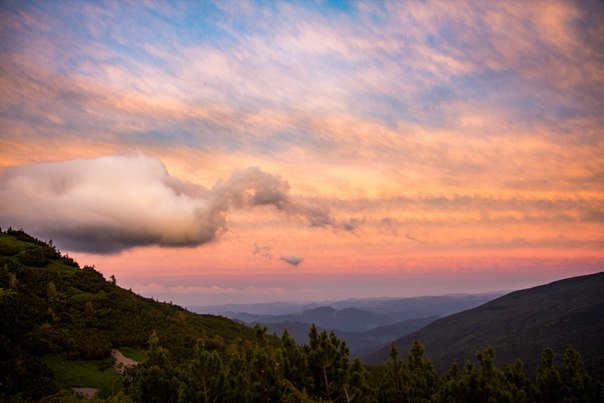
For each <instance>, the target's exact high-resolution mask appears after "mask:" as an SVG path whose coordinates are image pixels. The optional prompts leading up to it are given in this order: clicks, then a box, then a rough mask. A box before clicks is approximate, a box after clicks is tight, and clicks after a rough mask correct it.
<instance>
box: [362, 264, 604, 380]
mask: <svg viewBox="0 0 604 403" xmlns="http://www.w3.org/2000/svg"><path fill="white" fill-rule="evenodd" d="M603 312H604V272H602V273H598V274H594V275H589V276H581V277H574V278H570V279H566V280H561V281H557V282H554V283H551V284H547V285H543V286H539V287H534V288H530V289H526V290H521V291H516V292H513V293H510V294H507V295H505V296H503V297H500V298H498V299H496V300H494V301H491V302H489V303H486V304H483V305H481V306H479V307H477V308H474V309H470V310H467V311H464V312H460V313H458V314H455V315H451V316H448V317H445V318H443V319H440V320H437V321H435V322H432V323H431V324H429V325H427V326H426V327H424V328H422V329H420V330H419V331H418V332H416V333H413V334H411V335H408V336H406V337H403V338H401V339H399V340H397V341H396V344H397V346H398V348H399V351H408V349H409V347H410V345H411V343H412V342H413V340H414V339H416V338H417V339H418V340H420V341H421V342H422V343H423V344H424V345H425V347H426V352H427V355H428V356H429V357H430V358H431V359H432V360H433V361H434V363H435V364H436V366H437V367H438V368H439V369H440V370H446V369H447V367H448V366H449V365H450V363H451V362H453V361H454V360H456V361H457V362H460V363H462V362H464V361H465V360H466V359H471V358H473V356H474V354H475V352H476V351H478V350H482V349H483V348H484V347H486V346H488V345H491V346H493V347H494V348H495V351H496V353H497V358H496V362H497V363H498V365H502V364H506V363H509V362H511V361H514V360H515V359H517V358H521V359H522V360H523V361H524V363H525V365H526V366H527V368H528V369H530V370H532V369H534V368H535V366H536V364H537V363H538V362H539V360H540V354H541V352H542V350H543V348H545V347H552V348H553V349H554V351H556V352H558V353H561V352H562V351H563V350H564V349H565V348H566V347H568V346H569V345H572V346H573V347H575V348H576V349H577V350H578V351H579V352H580V353H581V355H582V356H583V360H584V362H585V366H586V367H587V369H588V370H590V373H592V374H593V375H594V376H596V377H599V378H602V377H604V338H603V337H602V335H603V334H604V314H603ZM387 358H388V348H383V349H381V350H380V351H378V352H376V353H374V354H372V355H371V356H368V357H367V361H368V362H373V363H379V362H384V361H385V360H386V359H387Z"/></svg>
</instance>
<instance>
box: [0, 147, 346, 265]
mask: <svg viewBox="0 0 604 403" xmlns="http://www.w3.org/2000/svg"><path fill="white" fill-rule="evenodd" d="M288 193H289V185H288V183H287V182H286V181H285V180H284V179H282V178H280V177H279V176H275V175H271V174H269V173H266V172H263V171H262V170H260V169H258V168H256V167H250V168H247V169H244V170H240V171H237V172H234V173H233V174H232V175H231V176H230V177H229V178H228V179H227V180H226V181H219V182H217V183H216V184H215V185H214V187H212V188H211V189H205V188H203V187H201V186H198V185H193V184H190V183H184V182H182V181H179V180H178V179H175V178H173V177H171V176H170V175H169V174H168V172H167V170H166V168H165V166H164V165H163V164H162V162H161V161H159V160H158V159H155V158H151V157H147V156H145V155H143V154H138V155H130V156H108V157H102V158H97V159H92V160H75V161H65V162H58V163H44V164H34V165H26V166H20V167H14V168H10V169H8V170H7V171H6V172H5V173H4V175H2V176H1V177H0V221H1V222H3V223H8V225H11V224H10V223H12V225H15V226H22V227H24V228H28V230H29V231H33V232H34V233H37V234H41V235H44V236H47V237H53V238H54V240H55V243H57V244H58V245H59V246H64V247H66V248H68V249H69V250H75V251H85V252H93V253H114V252H119V251H121V250H123V249H128V248H132V247H136V246H149V245H159V246H197V245H201V244H204V243H207V242H210V241H213V240H215V239H216V238H218V237H219V236H220V234H221V233H222V232H224V231H226V230H227V221H226V218H225V212H226V211H228V210H229V209H246V208H252V207H256V206H266V205H271V206H273V207H276V209H277V210H279V211H282V212H284V213H286V214H288V215H289V216H293V217H294V218H299V219H302V220H304V221H306V222H308V224H309V225H311V226H316V227H324V226H332V227H334V228H338V227H339V228H343V229H347V230H351V229H352V228H350V226H349V224H348V223H344V224H338V223H337V222H336V220H335V219H334V218H333V217H332V216H331V213H330V211H329V208H327V207H326V206H321V205H318V204H316V203H312V202H308V201H304V200H302V199H299V198H292V197H290V195H289V194H288ZM298 263H299V262H298ZM292 264H294V263H292Z"/></svg>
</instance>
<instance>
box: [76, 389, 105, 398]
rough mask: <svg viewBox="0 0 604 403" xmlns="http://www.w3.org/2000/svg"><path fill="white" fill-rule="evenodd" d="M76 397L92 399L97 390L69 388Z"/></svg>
mask: <svg viewBox="0 0 604 403" xmlns="http://www.w3.org/2000/svg"><path fill="white" fill-rule="evenodd" d="M71 389H72V390H73V391H74V392H75V393H76V394H77V395H80V396H82V397H85V398H86V399H92V398H93V397H94V396H95V395H96V394H97V392H98V391H99V390H98V389H97V388H71Z"/></svg>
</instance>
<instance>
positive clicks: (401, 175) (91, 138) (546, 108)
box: [0, 0, 604, 306]
mask: <svg viewBox="0 0 604 403" xmlns="http://www.w3.org/2000/svg"><path fill="white" fill-rule="evenodd" d="M602 111H604V3H603V2H600V1H576V2H573V1H562V2H557V1H531V2H520V1H497V2H486V1H485V2H476V1H467V2H465V1H454V2H452V1H396V2H390V1H367V2H364V1H360V2H356V1H319V0H317V1H312V0H308V1H291V2H279V1H257V2H254V1H251V2H248V1H243V0H242V1H233V2H230V1H216V2H212V1H186V2H167V1H166V2H164V1H157V2H155V1H123V2H122V1H119V2H117V1H108V2H101V1H88V2H81V1H59V0H57V1H39V2H36V1H2V2H0V226H1V227H2V228H7V227H8V226H12V227H13V228H23V229H24V230H25V231H26V232H28V233H31V234H33V235H35V236H37V237H39V238H41V239H43V240H50V239H52V240H53V243H54V244H55V245H57V247H58V248H59V249H60V250H61V251H62V252H65V253H68V254H69V256H71V257H74V258H75V259H76V260H77V261H79V262H80V264H82V265H94V266H95V267H96V268H97V269H98V270H99V271H101V272H102V273H103V274H104V275H105V276H106V277H108V276H110V275H115V276H116V278H117V282H118V284H119V285H121V286H123V287H125V288H131V289H132V290H133V291H136V292H138V293H140V294H142V295H145V296H148V297H154V298H156V299H160V300H168V301H174V302H175V303H179V304H183V305H188V306H193V305H207V304H221V303H249V302H260V301H309V300H315V301H316V300H335V299H345V298H363V297H384V296H391V297H408V296H418V295H437V294H450V293H483V292H491V291H506V290H515V289H519V288H525V287H529V286H534V285H537V284H542V283H546V282H550V281H553V280H556V279H561V278H565V277H570V276H576V275H582V274H588V273H595V272H598V271H602V270H603V268H604V113H602Z"/></svg>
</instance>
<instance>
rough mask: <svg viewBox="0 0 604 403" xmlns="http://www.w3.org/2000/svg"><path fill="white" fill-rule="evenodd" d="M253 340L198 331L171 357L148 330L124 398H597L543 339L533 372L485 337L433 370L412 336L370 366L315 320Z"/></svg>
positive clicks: (602, 393)
mask: <svg viewBox="0 0 604 403" xmlns="http://www.w3.org/2000/svg"><path fill="white" fill-rule="evenodd" d="M255 333H256V341H255V343H253V344H251V345H250V344H247V345H246V344H242V343H233V344H230V345H216V344H213V345H208V344H206V343H205V342H204V341H203V340H199V341H198V342H197V344H196V345H195V347H194V349H193V353H192V355H191V357H190V360H188V361H187V362H184V363H183V364H182V365H179V366H175V365H172V364H171V360H170V353H169V351H168V350H167V349H165V348H163V347H161V346H160V343H159V339H158V338H157V335H156V334H155V333H153V334H152V336H151V338H150V341H149V353H148V354H149V358H148V360H147V361H145V362H144V363H142V364H141V365H140V366H138V367H135V368H130V369H129V370H128V371H126V373H125V375H124V377H125V378H124V386H125V391H126V393H127V396H128V398H130V399H132V400H133V401H141V402H142V401H144V402H158V403H159V402H393V403H394V402H510V403H511V402H601V401H604V390H603V387H602V384H601V383H600V382H597V381H595V380H594V379H592V377H591V376H590V375H589V374H588V372H587V371H586V370H585V368H584V367H583V363H582V361H581V357H580V355H579V353H578V352H577V351H576V350H574V349H573V348H572V347H569V348H568V349H567V350H566V351H565V352H564V365H563V366H558V365H557V364H556V363H555V362H554V352H553V351H552V350H551V349H549V348H546V349H545V350H544V351H543V354H542V361H541V365H540V367H539V369H538V370H537V373H536V374H535V375H534V377H529V376H528V375H527V373H526V371H525V369H524V367H523V365H522V362H521V361H516V362H514V363H512V364H510V365H507V366H506V367H505V368H498V367H497V366H496V365H495V351H494V349H493V348H492V347H487V348H486V349H485V350H483V351H480V352H478V353H477V354H476V361H475V362H470V361H468V362H466V363H465V364H464V365H463V366H462V367H461V368H460V367H459V366H458V365H457V364H456V363H453V364H452V365H451V369H450V370H449V371H448V372H447V373H446V374H444V375H439V374H438V373H437V372H436V370H435V369H434V368H433V366H432V363H431V361H430V360H429V359H428V358H427V357H426V355H425V351H424V347H423V346H422V344H421V343H420V342H419V341H415V342H414V343H413V345H412V346H411V348H410V350H409V352H408V354H407V356H406V357H404V358H403V359H401V358H400V357H399V354H398V351H397V348H396V346H395V345H394V344H393V345H392V347H391V351H390V359H389V360H388V361H387V362H386V363H385V364H384V365H383V366H378V367H366V366H365V365H363V363H362V362H361V361H360V360H358V359H356V360H354V361H351V359H350V356H349V352H348V348H347V347H346V343H345V342H343V341H342V340H340V339H339V338H338V337H337V336H336V335H335V334H334V333H333V332H331V333H327V332H326V331H322V332H318V331H317V328H316V327H315V326H314V325H313V326H312V327H311V329H310V333H309V340H308V343H306V344H304V345H303V346H298V345H297V344H296V343H295V341H294V339H293V338H292V337H291V336H290V335H289V334H288V333H287V330H285V331H284V332H283V335H282V336H281V337H280V340H279V343H277V344H275V343H272V342H271V340H270V337H269V336H267V335H266V328H265V327H261V326H258V325H257V326H256V328H255Z"/></svg>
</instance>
